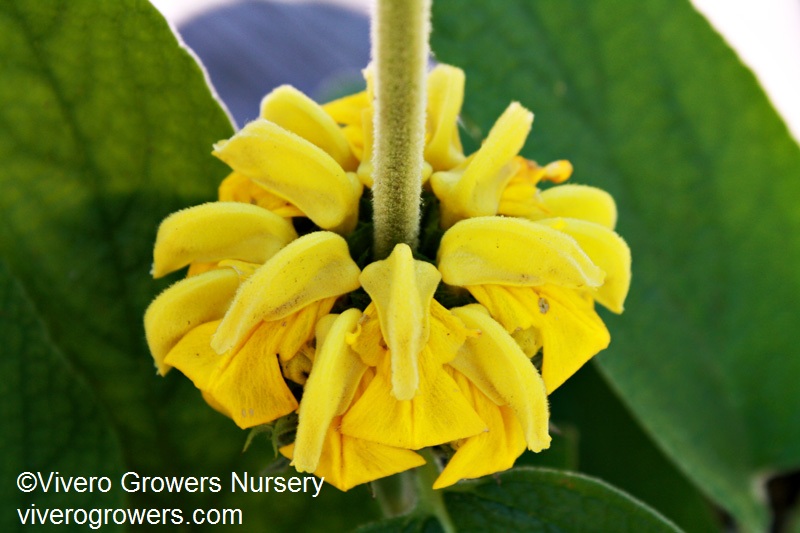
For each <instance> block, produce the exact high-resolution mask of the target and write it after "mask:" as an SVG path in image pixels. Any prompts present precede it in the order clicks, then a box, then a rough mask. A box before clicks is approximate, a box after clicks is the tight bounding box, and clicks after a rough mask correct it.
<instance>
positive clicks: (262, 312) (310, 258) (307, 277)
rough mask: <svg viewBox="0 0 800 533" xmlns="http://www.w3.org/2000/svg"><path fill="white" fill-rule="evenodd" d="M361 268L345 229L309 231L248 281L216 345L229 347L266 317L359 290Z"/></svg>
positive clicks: (223, 348)
mask: <svg viewBox="0 0 800 533" xmlns="http://www.w3.org/2000/svg"><path fill="white" fill-rule="evenodd" d="M360 273H361V272H360V271H359V268H358V266H357V265H356V264H355V262H353V260H352V259H351V258H350V252H349V250H348V249H347V243H346V242H345V240H344V239H343V238H341V237H340V236H339V235H336V234H335V233H330V232H326V231H318V232H315V233H310V234H308V235H304V236H303V237H300V238H299V239H297V240H295V241H293V242H292V243H290V244H289V245H288V246H286V247H285V248H284V249H283V250H281V251H280V252H278V253H277V254H275V255H274V256H272V258H270V260H269V261H267V262H266V263H265V264H264V266H262V267H261V268H259V269H258V270H256V272H255V273H254V274H253V275H252V276H250V278H248V279H247V281H245V282H244V283H243V284H242V286H241V288H240V289H239V291H238V292H237V293H236V297H235V298H234V300H233V303H231V307H230V310H229V311H228V312H227V314H226V315H225V318H224V319H223V320H222V323H221V324H220V325H219V329H218V330H217V333H216V335H214V338H213V339H212V343H211V345H212V346H213V348H214V349H215V350H216V351H217V353H223V352H226V351H228V350H230V349H231V348H233V347H234V346H236V344H237V343H238V342H239V341H240V340H242V339H243V338H244V337H245V336H246V335H247V333H248V332H250V330H252V329H253V327H255V326H256V325H257V324H258V323H259V322H261V321H262V320H266V321H271V320H279V319H281V318H284V317H286V316H288V315H290V314H292V313H295V312H296V311H298V310H300V309H302V308H303V307H305V306H306V305H309V304H311V303H313V302H316V301H318V300H322V299H325V298H331V297H334V296H339V295H342V294H344V293H347V292H350V291H354V290H356V289H357V288H358V287H359V284H358V276H359V274H360Z"/></svg>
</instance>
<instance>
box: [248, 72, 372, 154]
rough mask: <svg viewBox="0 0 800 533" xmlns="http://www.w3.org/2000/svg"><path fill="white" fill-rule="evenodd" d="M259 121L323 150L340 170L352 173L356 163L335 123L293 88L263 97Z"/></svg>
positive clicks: (283, 86)
mask: <svg viewBox="0 0 800 533" xmlns="http://www.w3.org/2000/svg"><path fill="white" fill-rule="evenodd" d="M261 118H264V119H267V120H269V121H270V122H274V123H275V124H277V125H278V126H281V127H282V128H285V129H287V130H289V131H291V132H293V133H296V134H297V135H299V136H300V137H302V138H304V139H305V140H307V141H310V142H312V143H313V144H314V145H316V146H318V147H319V148H322V149H323V150H324V151H325V152H326V153H327V154H328V155H330V156H331V157H332V158H333V159H334V160H336V162H337V163H339V165H340V166H341V167H342V168H343V169H345V170H355V167H356V159H355V157H354V156H353V153H352V152H351V151H350V146H349V145H348V143H347V139H346V138H345V136H344V135H343V134H342V132H341V130H340V129H339V126H337V125H336V121H335V120H334V119H333V118H331V116H330V115H329V114H328V113H326V112H325V110H324V109H322V107H321V106H320V105H319V104H317V103H316V102H315V101H314V100H312V99H311V98H309V97H308V96H306V95H304V94H303V93H301V92H300V91H298V90H297V89H295V88H294V87H291V86H289V85H281V86H280V87H277V88H276V89H274V90H273V91H272V92H271V93H269V94H268V95H267V96H265V97H264V99H263V100H261Z"/></svg>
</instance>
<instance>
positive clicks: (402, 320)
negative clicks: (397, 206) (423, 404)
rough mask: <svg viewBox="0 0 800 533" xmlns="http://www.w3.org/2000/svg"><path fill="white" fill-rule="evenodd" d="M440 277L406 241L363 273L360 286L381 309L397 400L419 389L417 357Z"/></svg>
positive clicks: (426, 329) (410, 396)
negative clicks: (420, 258)
mask: <svg viewBox="0 0 800 533" xmlns="http://www.w3.org/2000/svg"><path fill="white" fill-rule="evenodd" d="M441 277H442V276H441V274H439V271H438V270H436V267H434V266H433V265H432V264H430V263H425V262H423V261H415V260H414V257H413V256H412V255H411V248H409V247H408V245H406V244H398V245H397V246H395V248H394V250H393V251H392V253H391V255H390V256H389V257H388V258H386V259H384V260H383V261H376V262H374V263H371V264H369V265H368V266H367V267H366V268H365V269H364V272H362V274H361V278H360V281H361V286H362V287H364V290H365V291H367V294H369V296H370V298H372V302H373V303H374V304H375V307H376V308H377V310H378V317H379V318H380V324H381V331H382V332H383V338H384V339H385V340H386V344H387V346H388V347H389V352H390V357H391V361H392V391H393V394H394V396H395V398H397V399H398V400H410V399H411V398H413V397H414V394H415V393H416V391H417V387H418V385H419V371H418V369H417V359H418V358H419V353H420V352H421V351H422V348H423V346H425V343H427V342H428V336H429V334H430V308H431V300H433V293H434V292H435V291H436V286H437V285H438V284H439V280H440V279H441Z"/></svg>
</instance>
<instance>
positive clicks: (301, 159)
mask: <svg viewBox="0 0 800 533" xmlns="http://www.w3.org/2000/svg"><path fill="white" fill-rule="evenodd" d="M213 154H214V155H215V156H217V157H219V158H220V159H221V160H222V161H224V162H225V163H227V164H228V165H230V167H231V168H233V170H235V171H236V172H237V173H239V174H242V175H244V176H247V177H248V178H250V179H252V180H254V181H256V182H258V183H260V184H261V185H263V186H264V187H265V188H266V189H267V190H269V191H270V192H272V193H273V194H275V195H277V196H280V197H281V198H285V199H286V200H288V201H289V202H291V203H292V204H293V205H295V206H297V207H298V208H299V209H300V210H301V211H302V212H303V213H305V214H306V216H307V217H308V218H310V219H311V220H312V221H313V222H314V223H315V224H317V225H318V226H319V227H321V228H322V229H327V230H332V231H338V232H342V233H346V232H349V231H352V230H353V228H355V225H356V223H357V221H358V200H359V198H360V197H361V190H362V186H361V183H360V182H359V181H358V178H357V177H356V175H355V174H354V173H350V172H345V171H344V170H343V169H342V167H341V166H340V165H339V164H338V163H337V162H336V160H335V159H334V158H333V157H331V156H330V155H328V154H327V153H326V152H325V151H324V150H322V149H321V148H319V147H318V146H316V145H314V144H313V143H312V142H310V141H308V140H306V139H304V138H302V137H300V136H299V135H297V134H295V133H292V132H291V131H289V130H287V129H285V128H282V127H281V126H279V125H277V124H274V123H272V122H270V121H268V120H265V119H256V120H254V121H253V122H250V123H249V124H247V125H246V126H245V127H244V128H242V129H241V131H239V132H238V133H237V134H236V135H234V136H233V137H231V138H230V139H229V140H227V141H220V142H218V143H217V144H216V145H215V146H214V152H213Z"/></svg>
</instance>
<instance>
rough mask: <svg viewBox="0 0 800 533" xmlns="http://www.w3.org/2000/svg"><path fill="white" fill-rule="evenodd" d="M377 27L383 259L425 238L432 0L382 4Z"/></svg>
mask: <svg viewBox="0 0 800 533" xmlns="http://www.w3.org/2000/svg"><path fill="white" fill-rule="evenodd" d="M372 28H373V29H372V56H373V61H374V64H375V116H374V145H373V155H372V164H373V182H374V185H373V187H372V194H373V200H372V201H373V213H374V214H373V221H374V223H375V240H374V243H375V250H374V253H375V258H376V259H383V258H385V257H386V256H388V255H389V254H390V253H391V252H392V250H393V249H394V246H395V245H396V244H399V243H405V244H408V245H409V246H410V247H411V248H412V249H416V246H417V239H418V237H419V224H420V195H421V192H422V185H421V181H422V165H423V150H424V147H425V102H426V98H425V68H426V65H427V60H428V35H429V33H430V0H378V1H377V3H376V7H375V17H374V21H373V26H372Z"/></svg>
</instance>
